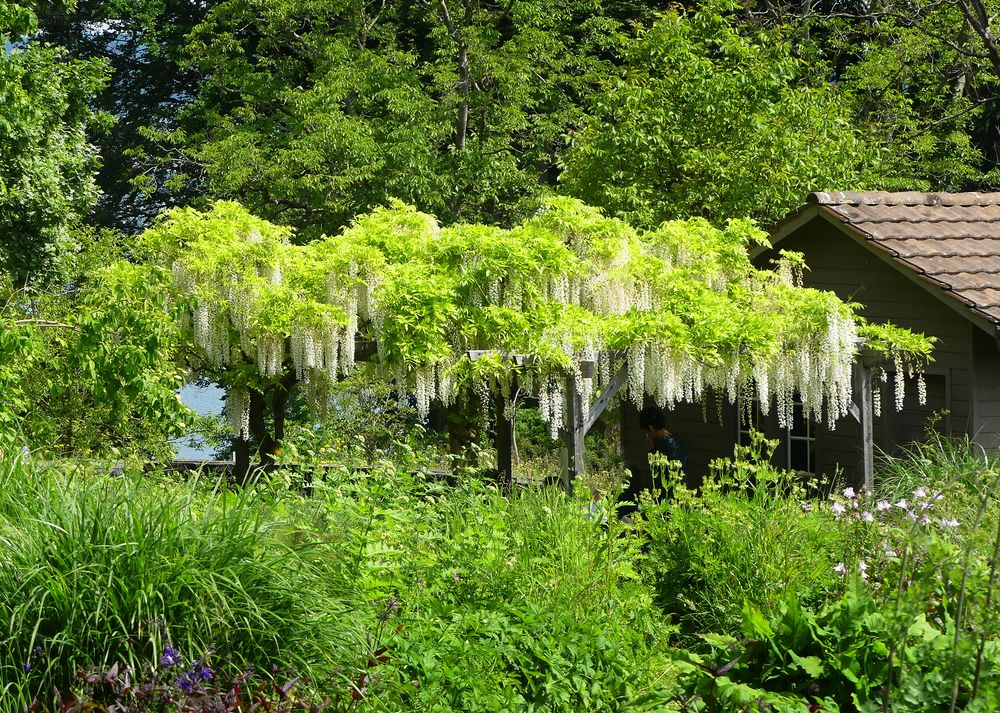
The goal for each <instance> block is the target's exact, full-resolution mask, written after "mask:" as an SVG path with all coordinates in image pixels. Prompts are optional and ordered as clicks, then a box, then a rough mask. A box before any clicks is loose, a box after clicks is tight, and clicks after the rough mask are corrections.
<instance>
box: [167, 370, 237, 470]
mask: <svg viewBox="0 0 1000 713" xmlns="http://www.w3.org/2000/svg"><path fill="white" fill-rule="evenodd" d="M178 393H179V394H180V396H181V401H183V402H184V404H185V405H186V406H188V407H190V408H192V409H194V410H195V411H197V412H198V413H200V414H201V415H203V416H217V415H219V414H221V413H222V397H223V396H224V395H225V393H226V392H225V391H223V390H222V389H220V388H219V387H218V386H214V385H209V386H195V385H194V384H189V385H187V386H185V387H184V388H182V389H181V390H180V391H179V392H178ZM174 446H175V447H176V448H177V458H178V459H179V460H207V459H210V458H212V457H213V455H214V454H213V452H212V450H211V449H208V448H196V447H194V446H193V445H191V444H190V443H189V442H188V440H187V439H186V438H181V439H178V440H176V441H174Z"/></svg>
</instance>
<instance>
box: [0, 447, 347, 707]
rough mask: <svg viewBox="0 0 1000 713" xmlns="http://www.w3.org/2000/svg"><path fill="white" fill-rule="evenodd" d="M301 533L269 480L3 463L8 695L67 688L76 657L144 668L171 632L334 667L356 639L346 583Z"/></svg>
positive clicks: (1, 616) (199, 649) (1, 673)
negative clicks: (229, 482)
mask: <svg viewBox="0 0 1000 713" xmlns="http://www.w3.org/2000/svg"><path fill="white" fill-rule="evenodd" d="M291 531H292V526H291V523H290V522H289V521H288V519H287V518H286V517H285V515H284V508H283V505H282V498H281V497H279V496H277V495H276V494H275V493H272V492H268V491H266V490H265V491H255V492H251V491H244V492H243V493H238V494H234V493H230V492H221V491H218V490H207V489H206V488H205V487H204V486H203V485H202V484H201V483H199V482H197V481H193V482H190V483H187V484H183V485H177V484H169V485H168V484H164V483H160V482H157V481H155V480H150V479H149V478H147V477H144V476H142V475H131V476H129V475H126V476H118V477H115V476H110V475H104V474H95V473H88V472H85V471H83V470H79V469H75V470H70V471H62V470H56V469H41V470H35V469H32V468H27V467H23V466H20V465H18V464H16V463H15V464H10V463H8V464H6V465H4V466H0V547H2V548H3V551H4V553H5V556H4V558H3V560H2V561H0V681H2V682H3V685H4V691H5V695H4V700H11V698H12V697H17V698H18V699H19V700H25V699H27V700H28V702H30V699H31V698H33V697H34V696H44V695H45V694H47V693H48V692H49V691H51V690H52V688H53V687H54V686H56V687H65V686H66V685H67V684H68V683H69V682H70V681H71V680H72V678H73V676H74V674H75V672H76V671H77V669H78V668H88V667H107V666H110V665H111V664H113V663H115V662H119V663H122V664H126V665H128V666H129V667H130V668H131V669H133V670H142V669H145V668H147V667H149V666H150V665H155V663H156V661H157V659H158V657H159V656H160V653H161V652H162V651H163V649H164V647H165V646H166V645H168V644H170V645H172V646H174V647H175V648H177V649H179V650H182V651H185V652H187V653H189V654H190V655H193V656H196V655H201V654H203V653H206V652H208V651H211V650H215V651H217V652H219V653H220V655H221V656H226V655H233V656H238V658H239V659H240V660H241V661H246V662H252V663H254V664H256V665H258V666H260V667H262V669H263V670H268V668H269V667H270V666H271V665H282V666H294V667H296V668H298V669H300V670H302V671H303V672H304V673H307V674H308V673H313V672H316V673H318V672H320V671H322V670H323V669H324V668H328V664H330V663H332V662H333V661H336V660H337V659H338V651H343V649H344V647H345V627H344V625H343V622H342V621H341V616H340V615H341V614H342V613H343V611H344V610H345V607H344V605H343V604H342V603H341V602H342V599H343V598H344V597H343V596H342V595H343V592H337V591H335V590H331V588H330V586H329V582H328V579H327V577H326V571H325V567H324V566H323V565H322V564H321V563H317V561H316V560H315V559H314V558H313V557H312V556H311V550H312V549H313V548H312V545H311V544H310V543H308V542H305V543H303V542H296V541H295V538H293V537H291V536H290V533H291ZM36 649H38V650H40V651H41V652H42V653H41V654H39V653H38V652H37V651H36ZM29 664H30V670H29V671H25V668H26V667H27V665H29Z"/></svg>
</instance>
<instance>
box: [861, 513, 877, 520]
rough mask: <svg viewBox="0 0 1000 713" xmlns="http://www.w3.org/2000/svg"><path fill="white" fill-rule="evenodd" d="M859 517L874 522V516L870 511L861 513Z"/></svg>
mask: <svg viewBox="0 0 1000 713" xmlns="http://www.w3.org/2000/svg"><path fill="white" fill-rule="evenodd" d="M861 519H862V520H864V521H865V522H875V516H874V515H872V514H871V513H870V512H866V513H864V514H862V515H861Z"/></svg>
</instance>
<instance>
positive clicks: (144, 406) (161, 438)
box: [0, 261, 189, 457]
mask: <svg viewBox="0 0 1000 713" xmlns="http://www.w3.org/2000/svg"><path fill="white" fill-rule="evenodd" d="M163 283H164V278H162V277H160V278H159V279H158V276H157V273H156V271H155V270H152V269H150V268H145V267H139V266H136V265H133V264H131V263H129V262H126V261H121V262H118V263H114V264H112V265H110V266H108V265H107V264H105V265H104V266H102V267H100V268H98V269H95V270H94V271H92V272H89V274H88V279H87V281H86V284H85V285H84V286H83V287H82V288H80V289H78V290H72V291H65V290H62V289H59V290H55V291H53V293H50V294H45V293H40V292H39V291H37V290H32V291H29V290H23V289H21V290H17V289H13V288H12V286H11V285H10V284H9V282H8V283H7V284H5V285H4V284H2V283H0V287H2V289H0V304H3V305H4V306H3V309H2V310H0V390H2V392H3V394H4V398H3V399H2V400H0V448H3V443H2V441H4V440H9V439H10V437H11V435H12V434H14V435H15V436H16V440H18V441H19V445H28V446H30V447H31V448H32V449H37V450H40V451H42V452H43V453H45V454H46V455H79V454H88V455H90V456H105V457H106V456H122V455H127V454H130V453H133V454H134V453H137V452H139V451H142V452H143V453H144V454H145V455H146V457H150V456H154V457H159V456H164V455H166V454H168V453H169V452H170V451H171V450H172V448H171V447H170V445H169V444H168V442H167V441H168V439H170V438H173V437H176V436H178V435H180V434H181V433H182V432H183V430H184V428H185V426H186V423H187V421H188V419H189V414H188V411H187V409H186V408H185V407H184V405H183V404H182V403H180V401H179V399H178V397H177V393H176V389H177V388H178V387H179V386H180V385H181V384H182V377H181V372H180V370H179V366H178V365H179V362H180V359H179V354H178V349H179V348H180V346H181V344H180V342H179V340H178V336H179V335H178V332H177V330H176V327H175V320H174V317H173V315H172V314H171V313H170V311H169V310H168V309H167V307H168V305H167V295H166V293H165V291H164V290H163Z"/></svg>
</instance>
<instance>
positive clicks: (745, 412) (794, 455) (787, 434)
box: [736, 394, 816, 473]
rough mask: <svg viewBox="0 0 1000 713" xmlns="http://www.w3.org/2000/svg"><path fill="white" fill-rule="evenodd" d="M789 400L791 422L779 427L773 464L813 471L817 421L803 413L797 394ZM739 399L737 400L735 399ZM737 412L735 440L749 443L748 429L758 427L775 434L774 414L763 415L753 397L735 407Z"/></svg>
mask: <svg viewBox="0 0 1000 713" xmlns="http://www.w3.org/2000/svg"><path fill="white" fill-rule="evenodd" d="M793 399H794V400H793V402H792V422H791V423H789V424H788V425H787V426H786V427H785V428H784V429H782V430H781V431H779V433H780V440H781V443H780V444H779V445H778V449H777V451H776V453H775V461H776V465H777V466H779V467H781V468H784V469H786V470H791V471H797V472H800V473H815V472H816V425H815V424H814V423H813V422H812V421H810V420H809V419H808V418H807V417H806V413H805V409H804V408H803V407H802V401H801V400H799V396H798V394H795V396H794V397H793ZM737 403H739V402H737ZM737 413H738V415H739V424H738V430H737V433H736V443H737V444H738V445H741V446H748V445H750V432H751V431H760V432H762V433H764V434H766V435H767V436H768V437H770V438H774V437H775V431H776V429H777V417H776V416H775V414H774V412H773V411H772V413H771V417H770V418H766V419H765V418H764V416H763V414H762V413H761V411H760V403H758V402H757V400H756V399H753V400H751V401H750V403H749V404H743V405H742V406H738V407H737Z"/></svg>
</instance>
